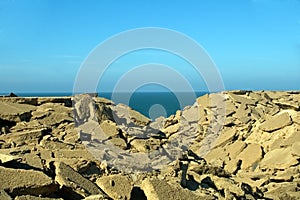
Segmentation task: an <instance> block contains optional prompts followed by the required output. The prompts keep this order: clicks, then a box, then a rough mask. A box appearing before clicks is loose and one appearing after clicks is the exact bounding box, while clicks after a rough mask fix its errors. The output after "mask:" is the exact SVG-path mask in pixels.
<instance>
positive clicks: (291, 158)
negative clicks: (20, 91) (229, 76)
mask: <svg viewBox="0 0 300 200" xmlns="http://www.w3.org/2000/svg"><path fill="white" fill-rule="evenodd" d="M87 108H88V109H87ZM100 132H101V134H99V133H100ZM107 147H112V148H111V149H110V148H107ZM114 148H115V149H116V150H117V151H114ZM125 158H126V159H127V158H128V160H126V159H125ZM134 167H135V168H134ZM0 199H1V200H50V199H60V200H62V199H66V200H77V199H85V200H99V199H102V200H104V199H107V200H109V199H128V200H129V199H137V200H145V199H148V200H152V199H153V200H156V199H159V200H168V199H171V200H175V199H178V200H179V199H300V92H297V91H293V92H275V91H256V92H253V91H226V92H221V93H216V94H207V95H204V96H202V97H199V98H198V99H197V101H196V102H195V104H194V105H191V106H188V107H186V108H184V110H182V111H177V112H176V114H174V115H171V116H169V117H168V118H163V117H160V118H157V119H156V120H155V121H151V120H150V119H148V118H147V117H145V116H143V115H142V114H140V113H138V112H137V111H134V110H132V109H131V108H129V107H128V106H126V105H122V104H118V105H116V104H114V103H113V102H111V101H109V100H107V99H103V98H99V97H94V96H90V95H81V96H80V95H79V96H75V97H57V98H55V97H49V98H45V97H43V98H36V97H35V98H20V97H0Z"/></svg>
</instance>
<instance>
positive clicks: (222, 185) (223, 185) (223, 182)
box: [209, 176, 245, 197]
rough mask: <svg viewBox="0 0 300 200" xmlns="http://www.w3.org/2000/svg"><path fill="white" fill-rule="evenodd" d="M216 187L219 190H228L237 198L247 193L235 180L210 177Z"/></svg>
mask: <svg viewBox="0 0 300 200" xmlns="http://www.w3.org/2000/svg"><path fill="white" fill-rule="evenodd" d="M209 177H210V179H211V180H212V182H213V183H214V185H215V186H216V188H217V190H220V191H221V190H228V191H230V192H231V193H233V194H235V195H236V196H240V197H241V196H244V195H245V192H244V191H243V190H242V189H241V188H240V187H239V186H238V185H236V183H234V181H233V180H230V179H226V178H222V177H221V178H220V177H217V176H209Z"/></svg>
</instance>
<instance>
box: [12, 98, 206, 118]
mask: <svg viewBox="0 0 300 200" xmlns="http://www.w3.org/2000/svg"><path fill="white" fill-rule="evenodd" d="M207 93H208V92H196V93H185V92H177V93H176V92H174V93H173V92H135V93H133V94H131V93H109V92H107V93H99V96H101V97H104V98H107V99H111V100H113V101H114V102H115V103H124V104H127V105H129V106H130V107H131V108H133V109H134V110H137V111H139V112H141V113H142V114H144V115H145V116H147V117H149V118H152V119H155V118H156V117H159V116H165V117H167V116H170V115H171V114H174V113H175V112H176V111H177V110H180V109H183V108H184V107H185V106H188V105H192V104H193V103H194V102H195V100H196V98H197V97H199V96H202V95H204V94H207ZM16 94H17V95H18V96H20V97H36V96H38V97H54V96H56V97H57V96H71V95H72V93H16Z"/></svg>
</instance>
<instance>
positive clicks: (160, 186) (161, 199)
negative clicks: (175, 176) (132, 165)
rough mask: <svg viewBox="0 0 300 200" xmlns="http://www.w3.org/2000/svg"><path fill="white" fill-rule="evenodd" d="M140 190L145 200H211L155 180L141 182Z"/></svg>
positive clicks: (208, 197) (207, 196)
mask: <svg viewBox="0 0 300 200" xmlns="http://www.w3.org/2000/svg"><path fill="white" fill-rule="evenodd" d="M141 189H142V190H143V191H144V193H145V195H146V197H147V199H151V200H166V199H170V200H182V199H189V200H199V199H213V197H211V196H209V195H205V194H202V195H201V196H200V194H199V195H198V194H195V193H193V192H192V191H189V190H188V189H183V188H181V187H180V186H179V185H178V186H177V185H171V184H169V183H167V182H166V181H163V180H160V179H157V178H153V179H150V178H147V179H145V180H144V181H143V182H142V185H141Z"/></svg>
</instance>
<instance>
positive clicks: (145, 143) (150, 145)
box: [130, 138, 160, 153]
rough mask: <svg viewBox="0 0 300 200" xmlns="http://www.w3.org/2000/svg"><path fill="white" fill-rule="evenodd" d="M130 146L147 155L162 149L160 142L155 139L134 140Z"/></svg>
mask: <svg viewBox="0 0 300 200" xmlns="http://www.w3.org/2000/svg"><path fill="white" fill-rule="evenodd" d="M130 144H131V145H132V147H133V148H134V149H136V150H137V151H139V152H145V153H146V152H149V151H152V150H157V149H158V148H159V147H160V140H159V139H155V138H150V139H134V140H133V141H131V143H130Z"/></svg>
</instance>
